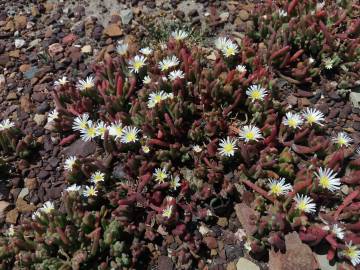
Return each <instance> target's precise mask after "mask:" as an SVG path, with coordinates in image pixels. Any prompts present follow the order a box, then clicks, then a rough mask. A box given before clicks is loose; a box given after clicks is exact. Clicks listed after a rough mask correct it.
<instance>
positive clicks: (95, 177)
mask: <svg viewBox="0 0 360 270" xmlns="http://www.w3.org/2000/svg"><path fill="white" fill-rule="evenodd" d="M90 181H91V182H92V183H94V184H97V183H99V182H104V181H105V173H103V172H100V171H96V172H94V173H93V174H92V175H91V176H90Z"/></svg>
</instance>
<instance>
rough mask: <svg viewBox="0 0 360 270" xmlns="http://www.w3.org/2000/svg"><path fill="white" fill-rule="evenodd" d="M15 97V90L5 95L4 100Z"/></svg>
mask: <svg viewBox="0 0 360 270" xmlns="http://www.w3.org/2000/svg"><path fill="white" fill-rule="evenodd" d="M15 99H17V95H16V93H15V92H9V94H8V95H7V96H6V100H15Z"/></svg>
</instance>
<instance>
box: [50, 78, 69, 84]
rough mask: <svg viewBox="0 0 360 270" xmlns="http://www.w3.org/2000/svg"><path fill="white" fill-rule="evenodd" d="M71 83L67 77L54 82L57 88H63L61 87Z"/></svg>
mask: <svg viewBox="0 0 360 270" xmlns="http://www.w3.org/2000/svg"><path fill="white" fill-rule="evenodd" d="M68 82H69V81H68V80H67V78H66V77H65V76H63V77H62V78H60V79H58V80H57V81H55V82H54V85H55V86H61V85H65V84H67V83H68Z"/></svg>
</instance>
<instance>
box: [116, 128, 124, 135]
mask: <svg viewBox="0 0 360 270" xmlns="http://www.w3.org/2000/svg"><path fill="white" fill-rule="evenodd" d="M115 130H116V133H117V134H119V135H121V133H122V131H123V129H122V127H116V128H115Z"/></svg>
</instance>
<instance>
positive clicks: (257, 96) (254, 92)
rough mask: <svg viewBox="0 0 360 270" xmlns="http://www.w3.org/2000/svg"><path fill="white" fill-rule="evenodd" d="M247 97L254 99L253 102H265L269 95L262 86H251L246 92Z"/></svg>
mask: <svg viewBox="0 0 360 270" xmlns="http://www.w3.org/2000/svg"><path fill="white" fill-rule="evenodd" d="M246 95H247V96H248V97H249V98H251V99H252V101H257V100H259V101H262V100H264V98H265V96H266V95H267V91H266V89H265V88H263V87H261V86H260V85H251V86H250V87H249V88H248V89H247V90H246Z"/></svg>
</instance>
